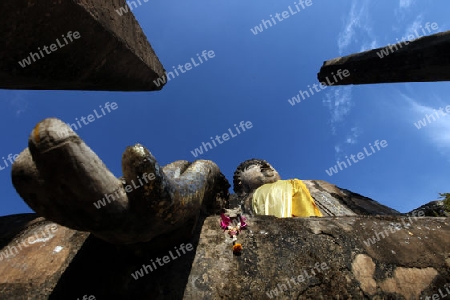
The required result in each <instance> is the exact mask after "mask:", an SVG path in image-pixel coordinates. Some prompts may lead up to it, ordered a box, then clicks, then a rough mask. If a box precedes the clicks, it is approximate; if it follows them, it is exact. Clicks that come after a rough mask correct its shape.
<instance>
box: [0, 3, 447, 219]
mask: <svg viewBox="0 0 450 300" xmlns="http://www.w3.org/2000/svg"><path fill="white" fill-rule="evenodd" d="M141 3H142V5H141V6H139V7H137V8H135V9H134V10H133V13H134V14H135V15H136V18H137V19H138V21H139V22H140V24H141V26H142V28H143V30H144V32H145V34H146V35H147V38H148V39H149V41H150V43H151V45H152V47H153V49H154V50H155V52H156V54H157V55H158V56H159V58H160V60H161V62H162V64H163V65H164V67H165V69H166V70H167V71H171V70H172V66H176V65H178V64H185V63H187V62H190V61H191V58H194V59H196V57H197V55H196V54H197V53H199V54H201V52H202V51H203V50H207V51H210V50H212V51H214V54H215V56H214V58H210V59H209V60H208V61H206V62H204V63H203V64H201V65H200V66H197V67H195V68H193V69H192V70H189V71H187V72H186V73H184V74H180V76H178V77H176V78H174V79H172V80H170V81H169V82H168V83H167V85H166V86H165V87H164V88H163V90H162V91H159V92H150V93H148V92H136V93H117V92H114V93H113V92H76V91H8V90H0V101H1V102H2V104H3V105H2V107H3V109H2V110H1V111H0V116H1V117H0V127H1V128H3V129H2V131H1V132H0V137H1V139H0V157H5V158H6V157H7V156H8V154H13V155H14V154H18V153H20V152H21V151H22V150H23V149H24V148H25V147H26V146H27V139H28V135H29V133H30V132H31V130H32V128H33V127H34V126H35V125H36V123H37V122H39V121H41V120H43V119H45V118H47V117H57V118H60V119H62V120H63V121H65V122H71V123H72V122H75V118H80V117H81V116H84V117H87V116H88V115H89V114H91V113H92V112H93V110H94V109H97V110H98V108H99V106H100V105H102V106H104V105H105V103H106V102H110V103H111V102H116V103H117V105H118V108H117V109H116V110H114V111H111V112H110V113H107V114H106V115H104V116H103V117H102V118H98V119H96V120H95V121H94V122H92V123H89V124H88V125H85V126H83V127H82V128H80V129H79V130H78V131H77V133H78V134H79V135H80V136H81V137H82V138H83V140H84V141H85V142H86V143H87V144H88V145H89V146H90V147H91V148H92V149H93V150H94V151H95V152H96V153H97V154H98V155H99V157H100V158H101V159H102V160H103V161H104V162H105V164H106V165H107V166H108V167H109V168H110V170H111V171H112V172H113V173H114V174H115V175H116V176H121V173H122V172H121V156H122V153H123V151H124V149H125V147H126V146H129V145H133V144H135V143H142V144H143V145H145V146H146V147H147V148H148V149H149V150H150V151H151V152H152V153H153V155H155V157H156V158H157V159H158V161H159V163H160V164H161V165H165V164H167V163H170V162H172V161H175V160H181V159H183V160H189V161H193V160H195V159H209V160H213V161H214V162H215V163H217V164H218V165H219V167H220V168H221V170H222V172H223V173H224V174H225V176H226V177H227V178H228V180H229V181H230V182H232V176H233V172H234V170H235V168H236V167H237V166H238V164H239V163H241V162H242V161H244V160H246V159H250V158H262V159H265V160H267V161H269V162H270V163H271V164H272V165H273V166H274V167H275V168H276V169H277V170H278V172H279V173H280V175H281V177H282V178H283V179H288V178H299V179H321V180H325V181H328V182H330V183H333V184H336V185H337V186H339V187H341V188H345V189H349V190H351V191H353V192H357V193H359V194H362V195H364V196H367V197H370V198H372V199H375V200H377V201H379V202H380V203H382V204H385V205H388V206H390V207H392V208H395V209H397V210H399V211H401V212H408V211H410V210H412V209H414V208H416V207H418V206H420V205H422V204H424V203H427V202H429V201H431V200H435V199H437V197H438V193H439V192H450V188H449V178H450V168H448V165H449V162H450V116H442V117H440V118H438V119H437V120H436V121H432V122H429V123H428V124H427V126H425V127H423V128H421V129H417V127H416V126H415V125H414V123H415V122H418V120H419V119H423V118H424V117H425V114H432V113H434V109H439V107H445V106H447V105H449V104H450V101H449V99H448V95H449V94H450V83H446V82H441V83H404V84H403V83H402V84H378V85H362V86H347V87H328V88H326V89H324V90H322V91H320V92H319V93H316V94H315V95H313V96H311V97H309V98H307V99H305V100H303V101H301V102H300V103H297V104H296V105H294V106H292V105H291V104H289V102H288V99H291V98H292V97H294V96H295V95H297V94H298V93H299V90H306V89H307V87H308V85H310V86H311V85H312V84H314V83H318V82H317V79H316V77H317V76H316V73H317V72H318V71H319V69H320V67H321V65H322V63H323V61H325V60H328V59H331V58H334V57H337V56H340V55H347V54H351V53H354V52H359V51H364V50H368V49H372V48H377V47H381V46H385V45H387V44H389V43H394V42H396V39H399V40H400V39H401V38H402V37H403V36H405V35H408V34H409V33H411V32H414V30H415V29H419V28H420V26H425V24H426V23H427V22H430V23H432V22H436V23H437V24H438V30H437V31H433V32H432V33H434V32H440V31H446V30H449V28H450V24H449V23H448V21H447V19H448V15H447V12H448V11H449V7H450V3H448V2H445V1H444V0H440V1H437V0H436V1H433V2H431V1H429V0H422V1H418V0H396V1H368V0H354V1H350V0H347V1H340V2H332V1H322V2H319V1H317V0H316V1H314V0H312V5H311V6H309V7H305V9H302V10H300V11H299V12H297V13H296V14H295V15H290V17H289V18H287V19H284V20H283V21H281V22H277V24H276V25H273V26H272V27H269V28H268V29H264V30H263V31H262V32H260V33H258V34H256V35H255V34H253V33H252V31H251V30H250V29H252V28H253V29H254V27H255V26H258V25H259V24H260V23H261V21H262V19H264V20H268V19H269V18H270V17H269V16H270V15H275V14H276V13H277V12H278V13H282V12H283V11H287V10H288V7H289V6H291V7H292V8H293V9H294V10H295V8H294V7H295V5H294V1H293V0H292V1H291V0H278V1H276V2H275V1H274V2H273V3H270V4H269V3H264V2H258V3H255V2H252V1H207V0H199V1H196V2H195V3H192V2H189V3H188V2H186V1H179V2H178V3H172V2H170V1H161V0H150V1H148V2H146V3H145V2H143V1H141ZM74 30H76V28H75V29H74ZM52 40H54V37H49V41H52ZM43 44H48V42H47V41H43ZM197 62H198V61H197ZM36 63H39V61H38V62H36ZM62 67H63V66H62ZM241 121H244V122H246V121H250V122H251V123H252V124H253V127H252V128H251V129H247V130H246V131H245V132H241V134H239V135H237V136H236V137H233V138H230V139H229V140H228V141H225V142H223V144H221V145H217V147H214V148H213V149H212V150H209V151H208V152H205V153H204V154H203V155H201V156H199V157H197V158H195V157H194V156H193V155H192V154H191V151H193V150H194V149H195V148H197V147H200V145H201V144H202V142H209V141H210V137H215V136H216V135H219V136H221V135H222V134H224V133H226V132H228V129H229V128H230V129H231V130H232V131H233V132H234V133H235V134H236V131H235V129H234V124H239V122H241ZM376 140H379V141H381V140H386V142H387V144H388V146H387V147H385V148H381V150H380V151H376V152H373V153H372V155H371V156H370V157H365V158H364V159H362V160H360V161H358V163H356V164H352V165H351V166H348V167H347V168H343V170H339V172H338V173H335V174H333V175H332V176H329V175H328V174H327V172H326V171H325V170H329V168H330V167H333V166H335V165H336V163H337V161H338V160H340V161H343V160H344V159H345V156H348V157H350V155H351V154H354V155H357V153H358V152H362V151H363V149H364V147H366V148H367V149H368V150H369V143H371V144H372V145H373V144H374V142H375V141H376ZM369 152H370V150H369ZM0 163H1V165H0V166H2V167H5V165H4V163H3V160H0ZM10 172H11V168H10V167H7V168H6V169H5V170H1V171H0V189H1V191H2V200H3V203H2V206H1V209H0V215H9V214H14V213H24V212H31V210H30V209H29V208H28V206H27V205H26V204H25V203H24V202H23V201H22V200H21V198H20V197H19V196H18V195H17V193H16V192H15V190H14V188H13V186H12V183H11V174H10Z"/></svg>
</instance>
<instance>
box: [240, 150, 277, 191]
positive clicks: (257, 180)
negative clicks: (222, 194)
mask: <svg viewBox="0 0 450 300" xmlns="http://www.w3.org/2000/svg"><path fill="white" fill-rule="evenodd" d="M280 179H281V178H280V175H279V174H278V172H277V171H276V170H275V169H274V168H273V167H272V165H270V164H269V163H268V162H267V161H265V160H262V159H255V158H252V159H249V160H246V161H244V162H243V163H241V164H240V165H239V166H238V167H237V169H236V171H235V172H234V176H233V185H234V192H235V193H236V194H243V193H246V194H249V193H252V192H253V191H255V190H256V189H257V188H259V187H260V186H262V185H264V184H266V183H273V182H276V181H278V180H280Z"/></svg>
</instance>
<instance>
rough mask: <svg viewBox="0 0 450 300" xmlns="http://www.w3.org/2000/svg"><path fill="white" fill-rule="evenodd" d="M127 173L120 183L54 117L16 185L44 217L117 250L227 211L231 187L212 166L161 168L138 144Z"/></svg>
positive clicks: (127, 158)
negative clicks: (202, 212)
mask: <svg viewBox="0 0 450 300" xmlns="http://www.w3.org/2000/svg"><path fill="white" fill-rule="evenodd" d="M122 171H123V177H122V178H120V179H117V178H116V177H115V176H114V175H113V174H112V173H111V172H110V171H109V170H108V168H107V167H106V166H105V165H104V163H103V162H102V161H101V160H100V158H99V157H98V156H97V155H96V154H95V153H94V152H93V151H92V150H91V149H90V148H89V147H88V146H87V145H86V144H85V143H84V142H83V141H82V140H81V138H80V137H79V136H78V135H77V134H76V133H75V132H74V131H73V130H72V129H71V128H70V127H69V126H67V125H66V124H65V123H63V122H62V121H60V120H58V119H54V118H50V119H45V120H44V121H42V122H40V123H38V124H37V125H36V127H35V128H34V129H33V131H32V133H31V135H30V137H29V141H28V148H26V149H25V150H24V151H22V153H21V154H20V155H19V157H18V158H17V160H16V161H15V163H14V164H13V167H12V182H13V185H14V187H15V189H16V191H17V192H18V194H19V195H20V196H21V197H22V199H24V200H25V202H26V203H27V204H28V205H29V206H30V207H31V208H32V209H33V210H34V211H36V213H38V214H39V215H41V216H43V217H45V218H47V219H48V220H51V221H54V222H56V223H58V224H61V225H63V226H66V227H69V228H72V229H76V230H82V231H89V232H91V233H93V234H94V235H95V236H97V237H99V238H101V239H103V240H106V241H108V242H110V243H114V244H132V243H138V242H147V241H150V240H152V239H153V238H155V237H157V236H159V235H162V234H166V233H170V232H171V231H174V230H177V229H179V228H181V227H182V226H184V225H185V223H186V221H187V220H190V219H192V218H197V217H198V215H199V213H200V210H201V208H206V209H208V210H209V211H211V210H212V211H213V212H215V213H216V212H218V211H219V210H220V209H221V208H222V207H226V206H227V201H228V196H229V194H228V188H229V187H230V185H229V184H228V181H227V180H226V178H225V176H223V174H222V173H221V172H220V170H219V167H218V166H217V165H216V164H215V163H213V162H212V161H207V160H198V161H195V162H194V163H192V164H191V163H189V162H187V161H176V162H174V163H171V164H169V165H167V166H165V167H164V168H161V167H160V166H159V164H158V162H157V161H156V159H155V158H154V157H153V155H152V154H151V153H150V152H149V151H148V150H147V149H146V148H145V147H144V146H142V145H140V144H136V145H134V146H131V147H128V148H127V149H126V150H125V152H124V154H123V156H122ZM99 201H100V202H102V203H100V202H99ZM94 203H96V204H97V205H95V204H94Z"/></svg>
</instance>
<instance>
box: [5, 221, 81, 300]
mask: <svg viewBox="0 0 450 300" xmlns="http://www.w3.org/2000/svg"><path fill="white" fill-rule="evenodd" d="M88 235H89V234H88V233H85V232H81V231H75V230H71V229H68V228H66V227H63V226H59V225H57V224H56V223H53V222H49V221H47V220H45V219H44V218H40V217H37V216H36V215H35V214H21V215H12V216H7V217H2V218H0V249H1V250H0V295H1V296H0V298H1V299H47V298H48V296H49V295H50V294H51V293H52V291H53V289H54V288H55V286H56V284H57V283H58V281H59V280H60V278H61V276H62V275H63V274H64V272H65V271H66V269H67V267H68V265H69V264H70V262H71V261H72V259H73V258H74V257H75V256H76V255H77V252H78V251H79V250H80V249H81V247H82V246H83V244H84V242H85V240H86V238H87V237H88ZM19 245H20V246H19Z"/></svg>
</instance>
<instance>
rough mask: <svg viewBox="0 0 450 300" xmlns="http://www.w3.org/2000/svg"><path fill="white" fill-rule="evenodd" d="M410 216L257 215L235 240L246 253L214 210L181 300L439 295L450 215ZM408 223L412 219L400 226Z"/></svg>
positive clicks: (448, 254) (449, 252)
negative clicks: (236, 252) (221, 227)
mask: <svg viewBox="0 0 450 300" xmlns="http://www.w3.org/2000/svg"><path fill="white" fill-rule="evenodd" d="M411 219H412V222H411V221H408V219H407V218H405V217H398V216H379V217H375V216H370V217H367V216H351V217H324V218H287V219H277V218H275V217H270V216H259V217H253V218H251V219H249V220H248V230H246V231H245V232H243V233H242V234H241V235H240V236H239V239H238V240H239V241H241V242H242V245H243V247H244V250H243V251H242V254H241V256H233V254H232V252H231V243H230V239H229V238H228V237H227V236H226V235H225V234H223V233H220V232H218V230H217V229H216V228H217V227H218V224H217V217H209V218H208V219H206V221H205V224H204V226H203V230H202V233H201V236H200V243H199V245H198V247H197V253H196V257H195V260H194V263H193V267H192V270H191V273H190V275H189V281H188V282H189V284H188V285H187V286H186V291H185V294H184V299H268V298H270V297H269V296H268V295H267V293H270V292H271V291H273V290H274V289H278V291H279V295H278V297H276V299H368V298H370V299H419V297H420V296H424V295H432V294H435V293H436V292H437V290H438V289H439V288H443V287H444V286H445V285H446V284H447V285H448V283H449V282H450V271H449V267H450V265H449V258H450V243H449V241H450V220H449V219H448V218H428V217H426V218H417V219H414V218H411ZM408 222H409V224H410V226H407V225H403V224H406V223H408ZM396 223H400V224H402V225H401V226H400V230H396V231H395V232H394V233H391V231H390V228H391V227H392V226H395V224H396ZM384 230H388V232H389V235H388V236H385V238H382V237H381V236H380V240H379V241H377V242H376V243H375V244H374V245H366V243H364V241H366V240H367V239H368V238H370V237H372V236H374V235H375V234H376V233H377V232H382V231H384ZM385 235H386V233H385ZM316 263H318V264H319V265H320V266H321V267H320V268H319V270H320V271H317V269H315V265H316ZM322 263H325V264H326V266H327V267H328V269H326V270H324V269H322V265H321V264H322ZM316 266H317V265H316ZM312 268H314V270H316V271H315V274H316V275H315V276H312V277H311V278H306V275H305V273H304V272H305V271H306V272H307V274H308V275H309V276H311V275H312V272H311V269H312ZM299 275H303V277H304V278H303V279H305V280H304V282H300V281H302V280H303V279H302V278H301V277H300V278H299ZM292 278H294V280H295V282H294V281H292ZM288 281H289V283H290V284H291V286H289V283H288ZM282 284H284V285H285V286H286V288H284V286H282ZM280 288H283V289H284V291H281V290H280ZM272 296H273V297H274V298H275V296H276V295H274V293H273V292H272Z"/></svg>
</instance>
